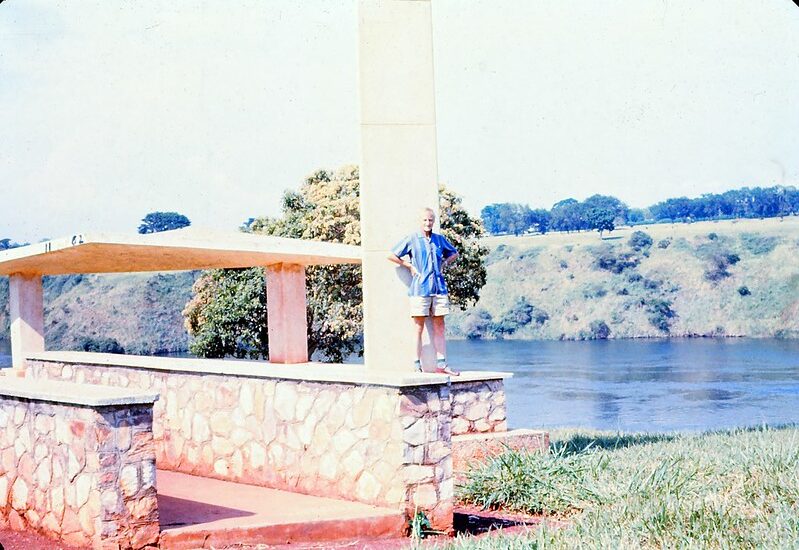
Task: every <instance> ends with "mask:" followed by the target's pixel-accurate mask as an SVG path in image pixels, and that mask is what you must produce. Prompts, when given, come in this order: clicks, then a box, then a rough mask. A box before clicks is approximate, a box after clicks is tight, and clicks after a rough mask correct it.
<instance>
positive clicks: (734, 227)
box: [449, 218, 799, 339]
mask: <svg viewBox="0 0 799 550" xmlns="http://www.w3.org/2000/svg"><path fill="white" fill-rule="evenodd" d="M634 231H642V232H645V233H646V234H647V235H648V236H649V237H651V239H652V244H651V245H649V246H639V247H638V249H635V247H633V246H631V244H630V237H631V235H632V234H633V232H634ZM487 244H488V246H489V247H490V248H491V254H490V256H489V258H488V284H487V285H486V286H485V287H484V288H483V291H482V294H481V299H480V301H479V302H478V304H477V306H476V307H475V308H473V309H471V310H470V311H467V312H457V313H456V314H454V315H453V316H451V319H450V323H449V326H450V330H451V332H452V335H453V336H456V337H458V336H459V337H483V338H492V337H504V338H532V339H559V338H560V339H581V338H603V337H609V338H631V337H663V336H754V337H772V336H776V337H797V336H799V219H797V218H786V219H785V220H784V221H780V220H779V219H771V220H745V221H743V220H742V221H723V222H702V223H695V224H675V225H670V224H669V225H652V226H640V227H636V228H634V229H630V228H623V229H619V230H617V231H614V232H612V233H610V234H607V233H606V234H605V238H604V239H600V237H599V235H598V234H597V233H595V232H594V233H580V234H563V233H558V234H552V235H543V236H529V237H492V238H489V239H487Z"/></svg>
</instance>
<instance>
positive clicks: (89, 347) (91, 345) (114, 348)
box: [76, 336, 125, 353]
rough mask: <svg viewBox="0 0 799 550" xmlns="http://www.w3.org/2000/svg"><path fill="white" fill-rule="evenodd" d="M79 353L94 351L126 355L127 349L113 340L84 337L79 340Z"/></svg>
mask: <svg viewBox="0 0 799 550" xmlns="http://www.w3.org/2000/svg"><path fill="white" fill-rule="evenodd" d="M76 347H77V349H78V351H93V352H97V353H125V348H123V347H122V345H121V344H120V343H119V342H117V341H116V340H114V339H113V338H93V337H90V336H84V337H82V338H78V341H77V346H76Z"/></svg>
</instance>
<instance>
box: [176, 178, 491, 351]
mask: <svg viewBox="0 0 799 550" xmlns="http://www.w3.org/2000/svg"><path fill="white" fill-rule="evenodd" d="M359 191H360V180H359V175H358V169H357V167H353V166H346V167H343V168H341V169H340V170H337V171H335V172H332V171H328V170H319V171H317V172H315V173H314V174H312V175H311V176H310V177H308V178H307V179H306V180H305V182H304V183H303V185H302V186H301V187H300V189H299V190H298V191H287V192H286V193H285V195H284V197H283V209H282V210H283V211H282V215H281V216H280V217H279V218H266V217H265V218H256V219H252V220H249V221H248V223H247V224H245V230H246V231H249V232H253V233H257V234H264V235H272V236H278V237H290V238H297V239H308V240H319V241H327V242H339V243H344V244H352V245H359V244H360V241H361V235H360V233H361V231H360V202H359ZM439 196H440V211H441V220H440V225H441V232H442V233H443V234H444V235H445V236H446V237H447V239H449V240H450V242H452V244H453V245H454V246H455V248H456V249H457V250H458V253H459V256H460V257H459V259H458V261H457V262H456V263H455V264H453V265H452V266H451V268H450V269H448V270H447V271H446V272H445V275H444V276H445V278H446V280H447V287H448V290H449V296H450V301H451V303H452V304H453V305H454V306H458V307H461V308H463V307H466V306H467V305H470V304H474V303H475V302H476V301H477V299H478V297H479V292H480V288H482V286H483V285H484V284H485V282H486V270H485V267H484V265H483V261H484V259H485V256H486V255H487V254H488V250H487V249H486V248H485V247H483V246H482V245H480V243H479V238H480V237H482V236H483V228H482V224H481V222H480V221H479V220H475V219H473V218H472V217H471V216H469V214H468V213H467V212H466V210H465V209H464V208H463V206H462V203H461V198H460V197H458V196H457V195H455V194H454V193H452V192H451V191H449V190H447V189H445V188H443V187H442V188H441V189H440V193H439ZM411 229H412V228H409V231H410V230H411ZM228 277H230V278H231V279H232V280H231V281H230V283H229V285H230V286H231V287H233V288H235V287H236V285H245V288H247V289H248V290H249V289H251V295H250V296H249V297H248V298H246V299H243V298H242V299H240V300H239V301H235V300H236V298H235V296H232V295H229V294H226V293H221V294H220V293H218V292H217V291H216V290H215V289H216V287H220V286H221V287H223V288H225V287H226V285H228V282H227V281H226V279H227V278H228ZM245 279H246V281H245ZM206 289H207V290H206ZM201 294H202V296H200V295H201ZM265 294H266V291H265V286H264V282H263V276H262V273H261V272H260V270H258V271H257V272H255V271H250V270H248V271H245V272H241V273H240V272H236V271H228V270H222V271H219V272H210V273H208V274H204V275H203V276H202V277H201V278H200V280H198V283H197V285H196V288H195V298H194V299H192V301H191V302H190V303H189V304H188V305H187V307H186V310H185V311H184V317H185V318H186V321H187V327H188V328H189V332H190V334H192V335H193V336H194V342H193V343H192V345H191V350H192V352H193V353H196V354H197V355H200V356H203V357H223V356H225V355H230V354H232V355H236V354H239V355H237V356H241V355H242V354H243V355H246V356H266V354H267V350H268V344H267V342H266V316H265V314H264V313H262V311H261V309H262V308H263V307H266V297H265ZM306 296H307V301H308V311H307V313H308V352H309V354H310V355H313V354H318V355H319V356H321V358H322V359H324V360H327V361H332V362H342V361H343V360H344V359H345V358H346V357H348V356H350V355H352V354H361V353H363V338H362V324H363V312H362V305H361V303H362V299H363V291H362V287H361V268H360V266H355V265H333V266H312V267H309V268H307V269H306ZM228 301H233V303H232V304H231V305H230V307H227V302H228ZM220 317H221V319H218V318H220ZM219 321H221V323H220V322H219ZM205 325H208V327H207V328H206V326H205Z"/></svg>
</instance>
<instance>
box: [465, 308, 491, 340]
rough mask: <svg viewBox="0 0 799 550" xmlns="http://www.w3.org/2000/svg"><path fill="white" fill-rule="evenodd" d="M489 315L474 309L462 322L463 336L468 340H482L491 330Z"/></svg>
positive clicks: (482, 310)
mask: <svg viewBox="0 0 799 550" xmlns="http://www.w3.org/2000/svg"><path fill="white" fill-rule="evenodd" d="M493 324H494V323H493V320H492V318H491V314H490V313H488V312H487V311H486V310H484V309H475V310H474V311H472V312H471V313H470V314H469V315H468V316H467V317H466V319H465V320H464V321H463V334H464V336H466V338H468V339H470V340H475V339H478V338H483V337H484V336H488V335H489V334H491V332H492V329H493Z"/></svg>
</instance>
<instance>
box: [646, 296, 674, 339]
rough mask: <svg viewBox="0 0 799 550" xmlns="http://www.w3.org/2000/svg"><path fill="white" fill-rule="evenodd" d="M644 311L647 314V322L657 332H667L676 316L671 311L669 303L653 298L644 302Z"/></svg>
mask: <svg viewBox="0 0 799 550" xmlns="http://www.w3.org/2000/svg"><path fill="white" fill-rule="evenodd" d="M644 305H645V306H646V310H647V311H648V312H649V322H650V323H651V324H652V326H653V327H655V328H656V329H658V330H661V331H663V332H669V331H670V330H671V323H672V321H673V319H674V317H676V316H677V314H676V313H675V311H674V310H673V309H671V302H669V301H668V300H662V299H660V298H655V299H652V300H648V301H646V302H644Z"/></svg>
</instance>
